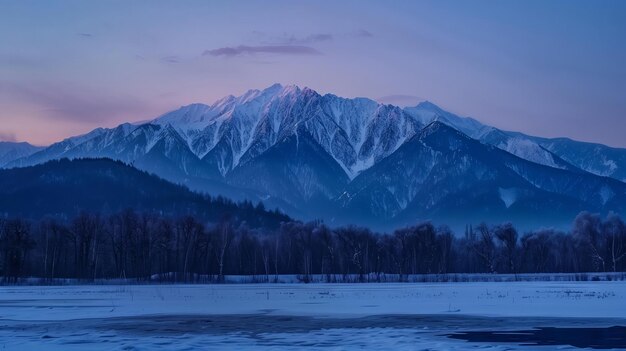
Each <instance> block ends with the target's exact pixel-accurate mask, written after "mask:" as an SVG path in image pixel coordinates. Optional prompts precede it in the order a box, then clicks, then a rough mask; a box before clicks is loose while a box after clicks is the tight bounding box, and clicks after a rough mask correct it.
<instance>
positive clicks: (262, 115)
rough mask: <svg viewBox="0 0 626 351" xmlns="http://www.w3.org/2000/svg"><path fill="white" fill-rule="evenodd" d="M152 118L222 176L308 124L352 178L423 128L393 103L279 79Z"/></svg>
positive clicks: (314, 136)
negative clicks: (171, 130)
mask: <svg viewBox="0 0 626 351" xmlns="http://www.w3.org/2000/svg"><path fill="white" fill-rule="evenodd" d="M153 123H155V124H159V125H171V126H172V127H174V128H175V129H176V130H177V131H178V132H179V133H180V134H181V136H183V138H184V139H185V140H186V142H187V144H188V145H189V147H190V149H191V150H192V151H193V152H194V153H195V154H196V155H197V156H198V157H199V158H202V159H206V160H208V161H209V162H211V163H213V164H214V165H215V166H216V167H217V168H218V169H219V171H220V173H221V174H222V175H225V174H226V173H228V172H230V171H231V170H233V169H234V168H235V167H237V165H239V164H240V163H241V162H246V161H248V160H250V159H252V158H254V157H256V156H258V155H260V154H261V153H263V152H264V151H265V150H267V149H269V148H270V147H271V146H273V145H274V144H275V143H276V142H278V141H279V140H281V139H282V138H285V137H287V136H290V135H293V134H295V133H296V130H297V128H298V127H299V126H304V128H305V130H307V131H308V132H309V133H310V134H311V135H312V136H313V138H314V139H315V140H316V141H317V142H318V143H319V144H320V145H321V146H322V147H323V148H324V150H326V152H328V153H329V154H330V155H331V156H332V157H333V158H334V159H335V160H336V161H337V162H338V163H339V165H341V167H342V168H343V170H344V171H345V172H346V174H347V175H348V176H349V177H350V178H354V177H355V176H356V175H357V174H358V173H359V172H361V171H363V170H364V169H367V168H368V167H371V166H372V165H373V164H374V163H375V162H377V161H378V160H380V159H382V158H384V157H386V156H388V155H389V154H391V153H392V152H393V151H395V150H396V149H397V148H398V147H399V146H400V145H401V144H402V143H403V142H404V141H405V140H407V138H410V137H411V136H413V135H414V134H415V133H416V132H417V131H418V130H419V128H420V127H421V123H419V122H418V121H417V120H415V119H414V118H412V116H410V115H409V114H407V113H405V112H404V111H403V110H402V109H400V108H398V107H395V106H391V105H382V104H379V103H377V102H375V101H373V100H370V99H364V98H357V99H344V98H340V97H337V96H335V95H332V94H327V95H324V96H322V95H320V94H318V93H317V92H315V91H313V90H311V89H309V88H304V89H300V88H299V87H297V86H293V85H289V86H281V85H279V84H275V85H272V86H270V87H269V88H267V89H264V90H250V91H248V92H247V93H245V94H243V95H242V96H239V97H233V96H228V97H226V98H224V99H221V100H218V101H217V102H215V103H214V104H213V105H210V106H209V105H202V104H194V105H189V106H184V107H182V108H180V109H178V110H175V111H172V112H169V113H166V114H164V115H162V116H160V117H158V118H157V119H155V120H154V121H153Z"/></svg>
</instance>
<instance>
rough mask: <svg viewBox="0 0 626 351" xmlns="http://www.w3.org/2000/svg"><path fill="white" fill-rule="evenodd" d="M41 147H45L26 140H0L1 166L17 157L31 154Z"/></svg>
mask: <svg viewBox="0 0 626 351" xmlns="http://www.w3.org/2000/svg"><path fill="white" fill-rule="evenodd" d="M41 149H43V147H41V146H35V145H31V144H29V143H26V142H21V143H17V142H9V141H0V167H2V166H3V165H5V164H7V163H9V162H11V161H14V160H16V159H19V158H22V157H26V156H30V155H32V154H34V153H35V152H37V151H39V150H41Z"/></svg>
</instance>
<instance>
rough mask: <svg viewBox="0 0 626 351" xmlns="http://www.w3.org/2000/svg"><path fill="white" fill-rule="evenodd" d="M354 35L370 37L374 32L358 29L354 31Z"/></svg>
mask: <svg viewBox="0 0 626 351" xmlns="http://www.w3.org/2000/svg"><path fill="white" fill-rule="evenodd" d="M354 36H356V37H361V38H371V37H373V36H374V34H372V33H371V32H369V31H367V30H365V29H359V30H357V31H356V32H354Z"/></svg>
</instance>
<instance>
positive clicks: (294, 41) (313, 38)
mask: <svg viewBox="0 0 626 351" xmlns="http://www.w3.org/2000/svg"><path fill="white" fill-rule="evenodd" d="M330 40H333V35H332V34H327V33H319V34H311V35H308V36H306V37H303V38H298V37H295V36H291V37H289V38H287V39H285V40H283V41H284V42H285V43H287V44H290V45H303V44H313V43H319V42H322V41H330Z"/></svg>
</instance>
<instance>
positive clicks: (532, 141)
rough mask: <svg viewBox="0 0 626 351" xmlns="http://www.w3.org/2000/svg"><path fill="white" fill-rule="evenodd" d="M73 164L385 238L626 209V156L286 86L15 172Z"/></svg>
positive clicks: (202, 108) (59, 151) (90, 143)
mask: <svg viewBox="0 0 626 351" xmlns="http://www.w3.org/2000/svg"><path fill="white" fill-rule="evenodd" d="M64 157H67V158H82V157H107V158H112V159H117V160H121V161H124V162H127V163H130V164H132V165H134V166H135V167H137V168H139V169H143V170H146V171H149V172H152V173H155V174H157V175H159V176H161V177H163V178H165V179H168V180H170V181H173V182H175V183H180V184H184V185H187V186H189V187H190V188H192V189H195V190H201V191H206V192H209V193H211V194H222V195H226V196H229V197H233V198H235V199H242V198H247V199H252V200H255V201H256V200H262V201H264V202H265V203H266V204H267V205H268V207H275V206H276V207H279V208H281V209H283V210H284V211H286V212H287V213H289V214H292V215H294V216H297V217H300V218H323V219H325V220H326V221H328V222H330V223H337V224H339V223H347V222H352V223H356V224H367V225H371V226H374V227H378V228H390V227H393V226H396V225H400V224H406V223H412V222H416V221H420V220H426V219H432V220H435V221H437V222H441V223H450V224H452V225H459V226H460V225H462V224H463V223H468V222H475V221H481V220H485V221H492V222H494V221H505V220H512V221H514V222H515V223H516V224H518V225H521V226H525V225H526V226H531V225H532V226H537V225H546V226H551V225H556V226H562V225H564V224H565V222H564V221H566V220H567V221H569V220H570V219H571V218H572V217H573V215H574V214H575V213H577V212H578V211H581V210H591V211H600V212H607V211H610V210H614V211H621V210H623V209H624V207H625V204H626V198H625V196H626V184H625V183H623V181H626V150H624V149H614V148H609V147H606V146H603V145H595V144H588V143H582V142H577V141H573V140H569V139H545V138H537V137H533V136H528V135H524V134H521V133H516V132H508V131H502V130H499V129H496V128H493V127H490V126H487V125H483V124H482V123H480V122H478V121H476V120H474V119H471V118H463V117H459V116H457V115H454V114H451V113H449V112H446V111H444V110H443V109H441V108H439V107H438V106H436V105H434V104H432V103H430V102H423V103H420V104H419V105H417V106H415V107H408V108H400V107H397V106H393V105H388V104H380V103H377V102H375V101H373V100H370V99H366V98H355V99H346V98H341V97H338V96H335V95H332V94H326V95H320V94H318V93H317V92H315V91H314V90H311V89H309V88H302V89H301V88H299V87H297V86H281V85H279V84H275V85H272V86H270V87H268V88H266V89H264V90H250V91H248V92H247V93H245V94H243V95H241V96H238V97H235V96H227V97H225V98H223V99H220V100H218V101H216V102H215V103H213V104H211V105H205V104H192V105H188V106H183V107H181V108H180V109H177V110H174V111H171V112H168V113H166V114H164V115H162V116H159V117H157V118H156V119H154V120H152V121H150V122H147V123H143V124H139V125H134V124H128V123H126V124H122V125H119V126H118V127H116V128H111V129H105V128H99V129H96V130H93V131H92V132H90V133H88V134H85V135H81V136H76V137H72V138H68V139H65V140H63V141H61V142H59V143H55V144H53V145H51V146H49V147H47V148H45V149H43V150H41V151H38V152H35V153H33V154H31V155H28V156H25V157H22V158H19V159H16V160H14V161H12V162H9V163H8V164H7V165H6V167H22V166H29V165H35V164H39V163H42V162H45V161H48V160H52V159H58V158H64ZM607 177H612V178H607Z"/></svg>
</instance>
